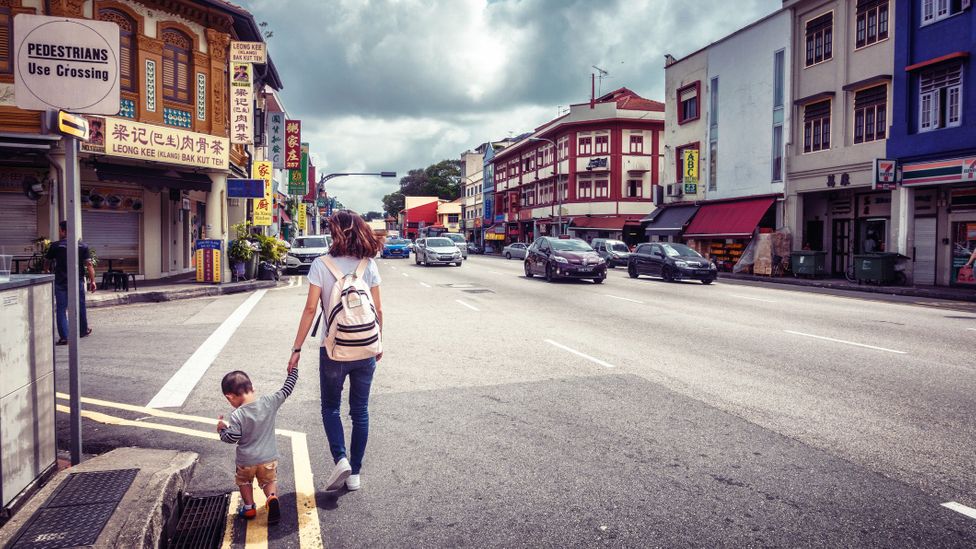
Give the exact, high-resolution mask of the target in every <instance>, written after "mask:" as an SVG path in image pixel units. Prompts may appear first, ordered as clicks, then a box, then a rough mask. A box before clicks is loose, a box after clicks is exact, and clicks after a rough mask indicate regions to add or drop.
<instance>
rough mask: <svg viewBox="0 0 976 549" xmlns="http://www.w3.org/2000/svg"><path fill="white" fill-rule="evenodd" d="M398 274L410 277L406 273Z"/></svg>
mask: <svg viewBox="0 0 976 549" xmlns="http://www.w3.org/2000/svg"><path fill="white" fill-rule="evenodd" d="M400 274H402V275H403V276H410V275H408V274H407V273H400Z"/></svg>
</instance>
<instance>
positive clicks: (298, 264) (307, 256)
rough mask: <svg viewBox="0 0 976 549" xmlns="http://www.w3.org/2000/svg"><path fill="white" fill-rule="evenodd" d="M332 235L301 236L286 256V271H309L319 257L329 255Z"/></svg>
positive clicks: (292, 244)
mask: <svg viewBox="0 0 976 549" xmlns="http://www.w3.org/2000/svg"><path fill="white" fill-rule="evenodd" d="M331 240H332V237H331V236H330V235H312V236H299V237H296V238H295V240H294V241H293V242H292V243H291V249H290V250H288V255H286V256H285V271H300V270H302V271H308V270H309V269H310V268H311V267H312V262H313V261H315V259H316V258H317V257H319V256H323V255H325V254H327V253H329V244H330V241H331Z"/></svg>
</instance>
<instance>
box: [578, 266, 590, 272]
mask: <svg viewBox="0 0 976 549" xmlns="http://www.w3.org/2000/svg"><path fill="white" fill-rule="evenodd" d="M592 271H593V267H580V269H579V272H581V273H589V272H592Z"/></svg>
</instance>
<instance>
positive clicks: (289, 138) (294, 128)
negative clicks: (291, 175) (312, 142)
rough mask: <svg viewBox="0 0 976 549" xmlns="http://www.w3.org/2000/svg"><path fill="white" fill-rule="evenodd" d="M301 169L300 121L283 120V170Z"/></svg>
mask: <svg viewBox="0 0 976 549" xmlns="http://www.w3.org/2000/svg"><path fill="white" fill-rule="evenodd" d="M301 167H302V121H301V120H285V169H286V170H297V169H299V168H301Z"/></svg>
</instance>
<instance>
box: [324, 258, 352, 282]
mask: <svg viewBox="0 0 976 549" xmlns="http://www.w3.org/2000/svg"><path fill="white" fill-rule="evenodd" d="M322 263H325V268H327V269H329V272H330V273H332V276H334V277H335V279H336V280H342V279H343V278H345V277H346V274H345V273H343V272H342V271H340V270H339V266H338V265H336V264H335V263H333V262H332V256H330V255H328V254H327V255H323V256H322Z"/></svg>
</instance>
